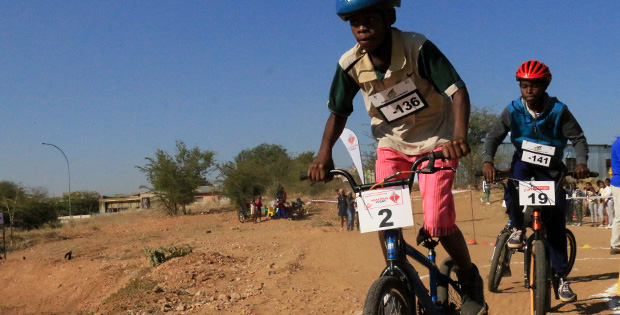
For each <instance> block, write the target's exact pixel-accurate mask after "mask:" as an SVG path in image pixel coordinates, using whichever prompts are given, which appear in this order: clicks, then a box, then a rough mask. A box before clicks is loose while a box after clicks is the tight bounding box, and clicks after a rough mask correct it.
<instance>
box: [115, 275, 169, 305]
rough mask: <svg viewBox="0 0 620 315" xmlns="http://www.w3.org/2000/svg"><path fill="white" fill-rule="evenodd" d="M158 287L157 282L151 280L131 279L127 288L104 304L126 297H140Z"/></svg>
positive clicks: (119, 291)
mask: <svg viewBox="0 0 620 315" xmlns="http://www.w3.org/2000/svg"><path fill="white" fill-rule="evenodd" d="M156 285H157V282H155V281H153V280H149V279H143V278H134V279H131V280H130V281H129V284H127V286H125V287H124V288H122V289H120V290H118V292H116V293H114V294H112V295H110V297H108V298H107V299H105V301H104V302H103V303H109V302H113V301H115V300H117V299H119V298H121V297H124V296H133V295H138V294H141V293H144V292H148V291H151V290H153V288H155V286H156Z"/></svg>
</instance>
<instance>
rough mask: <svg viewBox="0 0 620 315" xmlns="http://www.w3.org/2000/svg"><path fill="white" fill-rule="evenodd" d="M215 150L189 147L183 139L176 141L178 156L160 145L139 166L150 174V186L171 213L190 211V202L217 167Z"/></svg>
mask: <svg viewBox="0 0 620 315" xmlns="http://www.w3.org/2000/svg"><path fill="white" fill-rule="evenodd" d="M214 155H215V153H214V152H212V151H201V150H200V149H199V148H198V147H194V148H193V149H188V148H187V146H186V145H185V143H184V142H183V141H177V142H176V154H175V155H174V156H172V155H170V154H168V153H167V152H165V151H163V150H161V149H158V150H157V152H155V156H154V157H147V158H146V160H147V161H148V163H147V164H146V165H145V166H136V167H137V168H138V169H139V170H140V171H142V172H143V173H145V174H146V177H147V180H148V181H149V183H151V185H152V187H149V189H150V190H152V191H153V193H154V194H155V196H156V197H157V198H158V200H160V201H161V202H162V204H163V206H164V208H165V210H166V212H167V213H168V214H169V215H176V214H178V213H179V211H182V213H183V214H186V213H187V209H186V206H187V205H189V204H190V203H192V202H193V201H194V194H195V191H196V188H198V186H202V185H207V184H208V180H207V176H208V174H209V173H210V172H211V171H212V170H213V169H214V167H215V163H214V159H213V157H214Z"/></svg>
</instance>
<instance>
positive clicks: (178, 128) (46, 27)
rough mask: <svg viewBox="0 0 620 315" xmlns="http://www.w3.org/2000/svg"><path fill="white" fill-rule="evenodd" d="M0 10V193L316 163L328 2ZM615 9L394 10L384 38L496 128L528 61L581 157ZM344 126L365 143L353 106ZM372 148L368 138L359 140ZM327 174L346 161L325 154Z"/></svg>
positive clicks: (582, 5) (522, 5)
mask: <svg viewBox="0 0 620 315" xmlns="http://www.w3.org/2000/svg"><path fill="white" fill-rule="evenodd" d="M198 2H199V1H7V0H0V77H1V78H2V79H0V128H1V129H0V180H11V181H15V182H18V183H21V184H22V185H24V186H27V187H46V188H48V189H49V191H50V193H51V194H52V195H60V194H61V193H62V192H63V191H67V169H66V163H65V161H64V158H63V157H62V155H61V154H60V152H59V151H57V150H56V149H54V148H53V147H49V146H43V145H41V142H49V143H53V144H55V145H57V146H58V147H60V148H62V149H63V151H64V152H65V153H66V154H67V157H68V158H69V162H70V166H71V188H72V190H73V191H78V190H94V191H98V192H100V193H102V194H106V195H111V194H114V193H131V192H137V191H138V190H139V189H138V187H139V186H140V185H143V184H147V182H146V178H145V177H144V175H143V174H142V173H141V172H139V171H138V170H137V169H136V168H135V166H136V165H144V163H145V160H144V158H145V157H147V156H153V154H154V152H155V151H156V149H158V148H161V149H164V150H166V151H169V152H172V151H173V149H174V144H175V140H182V141H185V143H186V144H187V145H188V146H199V147H200V148H201V149H205V150H206V149H208V150H213V151H216V152H217V155H216V159H217V160H218V161H219V162H222V161H228V160H231V159H232V158H233V157H234V156H235V155H237V154H238V153H239V152H240V151H241V150H243V149H246V148H251V147H254V146H256V145H258V144H260V143H263V142H266V143H275V144H280V145H282V146H284V147H285V148H287V149H288V150H289V152H291V153H292V154H297V153H301V152H304V151H316V150H317V149H318V146H319V142H320V137H321V136H322V132H323V127H324V124H325V120H326V118H327V116H328V111H327V108H326V101H327V95H328V90H329V86H330V83H331V78H332V75H333V72H334V70H335V66H336V63H337V61H338V59H339V57H340V55H341V54H342V53H343V52H345V51H346V50H348V49H349V48H350V47H352V46H353V45H354V44H355V41H354V38H353V36H352V35H351V33H350V29H349V27H348V24H347V23H345V22H342V21H341V20H340V19H339V18H338V17H337V16H336V15H335V1H334V0H327V1H283V0H272V1H249V0H237V1H224V0H211V1H203V2H201V3H198ZM618 21H620V2H618V1H615V0H613V1H612V0H610V1H594V2H590V1H456V2H455V1H407V0H403V6H402V7H401V8H400V9H398V10H397V22H396V24H395V26H396V27H398V28H400V29H402V30H407V31H416V32H420V33H423V34H425V35H426V36H427V37H428V38H429V39H431V40H432V41H433V42H434V43H435V44H436V45H437V46H438V47H439V48H440V49H441V50H442V51H443V53H444V54H445V55H446V56H447V57H448V58H449V59H450V60H451V62H452V63H453V64H454V66H455V67H456V69H457V71H458V72H459V73H460V75H461V77H462V78H463V79H464V80H465V82H466V84H467V86H468V89H469V92H470V96H471V100H472V103H473V104H474V105H475V106H479V107H489V108H491V109H492V110H493V111H495V112H497V113H499V112H501V110H502V109H503V107H504V106H505V105H506V104H507V103H508V102H509V101H510V100H512V99H515V98H516V97H518V96H519V91H518V89H517V85H516V82H515V80H514V73H515V71H516V69H517V67H518V66H519V65H520V64H521V63H522V62H523V61H526V60H528V59H538V60H541V61H543V62H545V63H546V64H547V65H549V66H550V68H551V71H552V73H553V82H552V83H551V86H550V88H549V90H548V92H549V94H551V95H552V96H557V97H558V98H559V99H560V100H561V101H563V102H565V103H566V104H567V105H568V106H569V108H570V109H571V111H572V112H573V113H574V114H575V116H576V117H577V119H578V121H579V122H580V123H581V125H582V127H583V128H584V130H585V132H586V136H587V137H588V140H589V142H590V143H593V144H604V143H608V144H610V143H611V142H612V141H613V140H614V139H615V137H616V136H618V135H620V127H619V123H618V121H620V114H619V108H620V106H619V105H620V104H618V100H617V90H615V89H616V88H617V85H618V82H620V80H619V79H620V78H619V77H620V75H619V74H618V73H619V71H620V23H619V22H618ZM356 108H357V109H356V111H355V112H354V114H353V116H352V117H351V118H350V119H349V123H348V127H349V128H351V129H353V130H354V131H356V132H357V133H358V135H360V136H361V138H365V137H364V136H363V135H364V134H368V131H369V130H368V129H369V127H368V123H369V120H368V117H367V114H366V113H365V110H364V108H363V105H362V101H361V98H358V99H357V100H356ZM362 140H363V141H364V140H365V141H366V142H369V139H362ZM337 147H338V148H337V150H336V151H335V154H336V155H338V156H339V158H338V159H337V161H336V163H337V166H338V165H340V166H348V165H349V164H350V162H349V158H348V156H346V153H345V151H344V150H341V148H340V147H342V145H341V144H337Z"/></svg>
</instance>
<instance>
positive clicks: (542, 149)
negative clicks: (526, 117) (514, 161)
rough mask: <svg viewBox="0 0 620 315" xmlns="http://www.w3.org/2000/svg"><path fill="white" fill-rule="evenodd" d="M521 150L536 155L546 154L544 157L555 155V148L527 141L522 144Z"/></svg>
mask: <svg viewBox="0 0 620 315" xmlns="http://www.w3.org/2000/svg"><path fill="white" fill-rule="evenodd" d="M521 149H523V150H527V151H531V152H534V153H540V154H544V155H554V154H555V147H552V146H550V145H544V144H539V143H534V142H531V141H527V140H523V142H522V143H521Z"/></svg>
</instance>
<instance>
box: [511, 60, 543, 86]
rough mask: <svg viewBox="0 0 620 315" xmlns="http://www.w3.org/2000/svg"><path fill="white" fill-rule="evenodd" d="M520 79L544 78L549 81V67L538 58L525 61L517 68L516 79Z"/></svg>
mask: <svg viewBox="0 0 620 315" xmlns="http://www.w3.org/2000/svg"><path fill="white" fill-rule="evenodd" d="M522 79H526V80H535V79H545V80H546V81H547V83H549V82H551V71H549V67H547V66H546V65H545V64H544V63H542V62H540V61H538V60H530V61H526V62H524V63H523V64H522V65H521V66H520V67H519V70H517V81H519V80H522Z"/></svg>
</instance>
